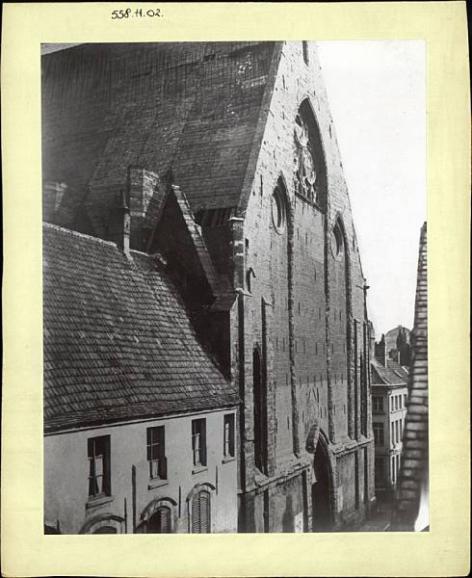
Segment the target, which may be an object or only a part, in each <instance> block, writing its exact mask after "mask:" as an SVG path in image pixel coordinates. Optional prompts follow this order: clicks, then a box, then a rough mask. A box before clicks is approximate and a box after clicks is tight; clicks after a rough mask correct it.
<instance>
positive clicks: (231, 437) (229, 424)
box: [223, 413, 236, 460]
mask: <svg viewBox="0 0 472 578" xmlns="http://www.w3.org/2000/svg"><path fill="white" fill-rule="evenodd" d="M235 429H236V428H235V416H234V413H227V414H225V415H224V416H223V456H224V458H225V459H227V460H229V459H232V458H234V457H235V455H236V448H235Z"/></svg>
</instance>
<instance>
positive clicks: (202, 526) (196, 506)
mask: <svg viewBox="0 0 472 578" xmlns="http://www.w3.org/2000/svg"><path fill="white" fill-rule="evenodd" d="M210 532H211V496H210V492H208V491H207V490H200V491H199V492H198V493H197V494H195V495H194V496H193V498H192V534H209V533H210Z"/></svg>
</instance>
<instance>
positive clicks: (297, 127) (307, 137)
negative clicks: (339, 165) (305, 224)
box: [294, 99, 327, 210]
mask: <svg viewBox="0 0 472 578" xmlns="http://www.w3.org/2000/svg"><path fill="white" fill-rule="evenodd" d="M294 145H295V152H294V180H295V191H296V193H297V194H298V195H300V196H301V197H303V198H304V199H306V200H307V201H309V202H311V203H314V204H315V205H317V206H318V207H319V208H320V209H322V210H324V209H325V204H326V189H327V184H326V164H325V158H324V152H323V147H322V142H321V135H320V131H319V127H318V124H317V121H316V118H315V114H314V112H313V108H312V106H311V104H310V103H309V101H308V99H306V100H304V101H303V102H302V104H301V105H300V108H299V110H298V113H297V115H296V117H295V123H294Z"/></svg>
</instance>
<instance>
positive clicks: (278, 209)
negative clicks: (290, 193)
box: [272, 187, 286, 233]
mask: <svg viewBox="0 0 472 578" xmlns="http://www.w3.org/2000/svg"><path fill="white" fill-rule="evenodd" d="M285 221H286V215H285V203H284V198H283V195H282V192H281V190H280V189H279V188H278V187H276V188H275V190H274V194H273V195H272V222H273V223H274V227H275V229H276V231H277V232H278V233H282V232H283V231H284V230H285Z"/></svg>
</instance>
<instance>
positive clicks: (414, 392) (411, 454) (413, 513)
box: [392, 223, 428, 530]
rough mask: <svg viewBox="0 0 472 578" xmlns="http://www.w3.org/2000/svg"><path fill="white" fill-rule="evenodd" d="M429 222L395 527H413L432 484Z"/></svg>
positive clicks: (420, 263) (418, 290) (419, 279)
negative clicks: (429, 413)
mask: <svg viewBox="0 0 472 578" xmlns="http://www.w3.org/2000/svg"><path fill="white" fill-rule="evenodd" d="M427 272H428V269H427V240H426V223H424V225H423V227H422V229H421V237H420V248H419V258H418V277H417V285H416V301H415V322H414V328H413V331H412V334H411V339H412V363H411V373H410V396H409V400H408V406H407V414H406V419H405V428H404V436H403V453H402V462H401V468H400V476H399V482H398V490H397V500H396V508H395V511H394V520H393V526H392V527H393V528H394V529H398V530H413V529H414V524H415V520H416V517H417V515H418V509H419V504H420V496H421V492H422V491H425V488H427V485H428V479H427V477H428V289H427Z"/></svg>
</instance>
